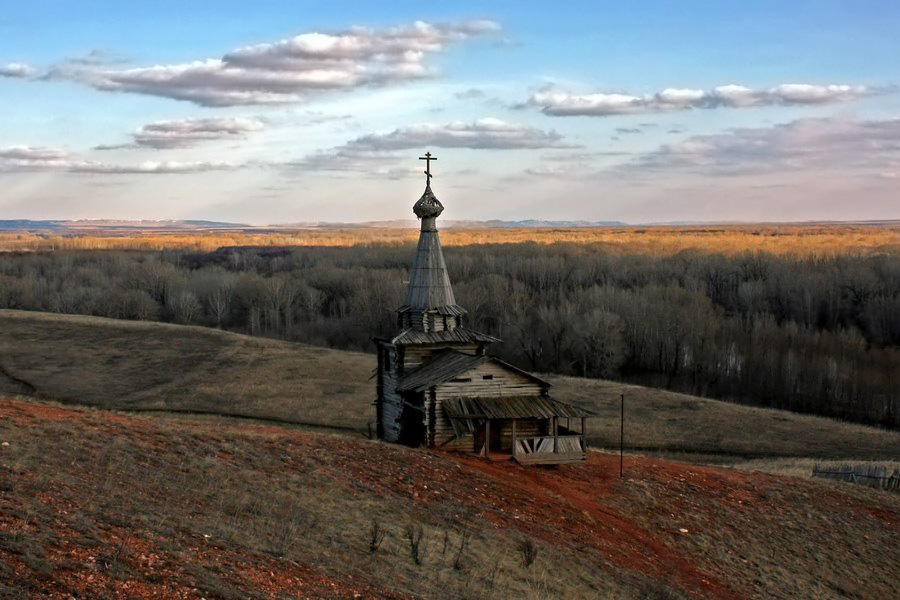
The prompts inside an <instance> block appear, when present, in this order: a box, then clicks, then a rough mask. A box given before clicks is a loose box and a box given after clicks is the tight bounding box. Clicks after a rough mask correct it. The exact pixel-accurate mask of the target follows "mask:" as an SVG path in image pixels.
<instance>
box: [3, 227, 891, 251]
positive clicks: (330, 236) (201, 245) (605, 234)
mask: <svg viewBox="0 0 900 600" xmlns="http://www.w3.org/2000/svg"><path fill="white" fill-rule="evenodd" d="M417 237H418V231H417V230H416V229H415V228H413V227H410V228H407V229H378V228H349V229H342V228H315V229H272V230H265V231H258V230H257V231H254V230H252V229H247V230H242V229H235V230H214V231H204V230H197V231H175V232H159V231H154V230H144V231H141V230H139V229H131V230H119V231H101V230H89V229H88V230H81V231H78V230H73V231H71V232H67V234H66V235H65V236H63V235H60V234H58V233H53V232H48V233H44V234H33V233H7V234H0V252H4V251H6V252H35V251H53V250H126V249H130V250H163V249H187V250H196V251H199V252H208V251H212V250H215V249H216V248H220V247H222V246H352V245H369V244H397V243H413V242H414V241H415V240H416V239H417ZM441 238H442V241H443V243H444V244H445V245H450V246H462V245H471V244H489V243H521V242H536V243H539V244H552V243H557V242H569V243H578V244H593V243H600V244H604V245H606V246H607V247H608V249H609V251H611V252H630V253H640V254H650V255H657V256H658V255H671V254H674V253H676V252H680V251H683V250H696V251H701V252H720V253H724V254H735V253H740V252H746V251H762V252H769V253H772V254H777V255H784V254H792V255H799V256H836V255H871V254H894V255H896V254H900V224H898V223H896V222H889V223H884V224H877V225H876V224H872V225H866V224H798V225H771V224H759V225H704V226H683V227H674V226H627V227H569V228H566V227H553V228H521V229H517V228H496V229H452V228H451V229H445V230H444V231H443V232H442V234H441Z"/></svg>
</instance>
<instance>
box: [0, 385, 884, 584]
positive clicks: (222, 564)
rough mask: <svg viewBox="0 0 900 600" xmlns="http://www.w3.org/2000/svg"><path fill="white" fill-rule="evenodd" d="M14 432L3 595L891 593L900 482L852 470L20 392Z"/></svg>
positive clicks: (2, 467)
mask: <svg viewBox="0 0 900 600" xmlns="http://www.w3.org/2000/svg"><path fill="white" fill-rule="evenodd" d="M0 440H2V445H0V489H2V491H3V493H2V495H0V586H2V587H0V596H2V597H11V598H12V597H26V596H42V597H51V598H64V597H65V598H67V597H78V598H82V597H108V598H151V597H155V598H198V597H206V598H286V597H298V596H299V597H309V598H411V597H421V598H447V597H458V598H487V597H500V598H513V597H515V598H536V599H537V598H560V597H566V598H587V597H599V598H604V597H610V598H680V597H684V596H689V597H697V598H728V599H734V598H795V597H819V598H838V597H841V598H846V597H850V598H888V597H891V595H892V594H893V592H895V591H896V574H897V572H900V557H898V555H897V553H896V552H894V551H890V550H889V549H891V548H896V540H897V537H898V534H900V500H898V496H897V495H895V494H890V493H887V492H876V491H873V490H869V489H866V488H859V487H856V486H851V485H847V484H836V483H829V482H822V481H812V480H801V479H796V478H789V477H781V476H774V475H767V474H762V473H743V472H739V471H733V470H727V469H718V468H712V467H703V466H694V465H686V464H683V463H673V462H668V461H664V460H660V459H651V458H643V457H628V458H627V462H626V478H625V479H619V478H618V459H617V457H616V456H614V455H607V454H602V453H597V452H594V453H591V456H590V458H589V461H588V463H587V464H585V465H574V466H573V465H570V466H562V467H559V468H556V469H533V468H532V469H526V468H523V467H519V466H517V465H515V464H513V463H508V462H505V463H488V462H484V461H483V460H482V459H478V458H474V457H464V456H460V455H456V456H454V455H449V454H443V453H431V452H425V451H420V450H411V449H407V448H403V447H399V446H393V445H387V444H383V443H380V442H375V441H368V440H365V439H362V438H360V437H348V436H346V435H334V434H323V433H315V432H309V431H297V430H290V429H285V428H282V427H275V426H264V425H259V424H250V423H236V422H233V421H232V422H227V421H214V422H210V421H209V420H207V419H199V418H195V417H194V418H186V417H183V416H182V417H179V418H173V417H162V416H156V417H146V416H144V417H137V416H133V415H127V414H122V413H114V412H107V411H97V410H91V409H85V408H75V407H65V406H61V405H58V404H53V403H46V402H38V401H34V400H25V399H14V398H4V399H2V400H0ZM379 531H380V532H382V533H383V534H384V537H383V538H380V537H379V535H377V533H378V532H379ZM373 534H375V535H374V537H373ZM410 537H412V539H413V540H416V539H418V540H419V545H418V553H417V554H416V553H415V552H414V551H413V549H412V546H411V543H410V541H409V538H410ZM373 540H374V542H373ZM416 557H417V558H416ZM529 559H531V560H532V561H533V562H532V564H528V563H529Z"/></svg>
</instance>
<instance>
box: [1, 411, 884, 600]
mask: <svg viewBox="0 0 900 600" xmlns="http://www.w3.org/2000/svg"><path fill="white" fill-rule="evenodd" d="M2 419H9V420H11V421H12V422H13V423H16V424H18V425H27V424H28V423H30V422H35V421H48V420H50V421H53V420H65V421H68V422H73V421H74V422H81V423H82V424H84V426H85V427H88V426H91V427H95V428H97V429H100V430H103V429H105V428H110V429H116V428H118V429H119V431H120V433H121V430H122V428H125V429H127V431H128V436H129V439H132V440H135V441H136V442H137V443H146V444H147V445H156V444H157V443H158V442H159V440H158V439H156V438H155V434H154V431H155V430H154V427H156V424H158V423H159V421H158V420H154V419H148V418H144V417H129V416H122V415H115V414H110V413H104V412H101V411H85V410H81V409H69V408H63V407H58V406H51V405H45V404H40V403H32V402H25V401H20V400H2V401H0V420H2ZM179 423H180V424H182V425H184V426H189V427H190V428H191V432H192V435H194V436H203V439H205V440H207V441H209V440H213V441H215V440H216V439H218V437H219V436H221V434H222V431H223V429H225V428H227V429H228V430H229V431H240V432H242V433H244V434H247V433H248V432H255V433H256V434H264V435H260V436H259V439H258V440H256V441H254V444H258V445H274V446H277V447H278V448H279V451H280V452H281V453H282V454H283V456H284V457H285V461H286V462H283V463H279V464H273V465H272V467H271V468H272V469H276V468H277V469H279V471H280V473H282V474H283V473H284V471H285V470H286V469H291V467H292V464H293V461H297V463H298V464H299V462H300V461H303V460H307V459H309V458H313V459H315V473H316V474H318V475H324V476H327V477H330V478H334V479H335V480H340V481H342V482H345V483H346V482H348V481H349V482H352V484H353V487H352V489H353V492H352V493H354V494H359V495H366V496H372V497H386V496H393V497H395V498H396V497H399V498H400V499H401V500H403V501H404V502H407V503H408V504H409V506H410V510H411V511H416V512H418V513H421V514H428V513H429V511H428V510H425V509H428V508H433V507H439V506H440V507H442V510H445V511H446V510H450V511H452V512H453V514H448V515H444V516H445V518H447V519H449V520H456V521H458V522H459V523H461V524H466V523H471V522H473V521H476V520H479V519H481V520H486V521H487V522H488V523H490V524H491V525H493V526H494V527H496V528H503V529H507V530H512V531H518V532H521V533H522V534H523V535H526V536H529V537H533V538H535V539H539V540H542V541H543V542H544V543H545V544H548V545H553V546H557V547H567V548H571V549H575V550H580V549H589V550H591V551H594V552H596V553H599V555H600V556H602V557H604V558H605V559H606V560H607V561H608V562H609V563H611V564H612V565H614V566H615V568H616V569H617V570H618V571H624V572H630V573H635V574H641V575H644V576H647V577H649V578H652V579H655V580H665V581H671V582H673V583H674V584H675V585H676V586H677V587H679V588H681V589H683V590H685V591H686V592H688V593H689V594H691V595H692V596H696V597H707V598H722V599H726V598H727V599H738V598H743V597H746V596H747V594H746V592H745V591H744V590H740V589H734V587H733V586H732V585H729V583H728V582H725V581H722V580H721V577H720V576H717V575H715V574H714V573H713V572H712V569H711V568H710V565H709V564H708V563H706V564H702V562H701V561H700V560H698V559H697V557H694V556H691V555H690V554H689V553H687V552H686V551H685V550H683V549H681V548H680V547H679V544H678V538H679V536H681V535H683V534H684V532H682V531H679V530H678V529H677V528H676V529H672V530H664V529H660V528H659V527H656V528H654V527H652V526H650V525H649V524H648V523H649V521H648V519H647V518H644V517H646V515H641V514H635V511H634V510H633V509H632V512H631V513H628V512H627V507H624V506H623V504H622V498H623V497H624V494H623V489H624V487H625V486H628V485H629V484H631V483H633V482H639V481H645V482H652V483H653V484H654V485H657V484H659V485H662V486H665V488H666V489H671V490H675V491H679V490H681V491H684V494H683V495H684V496H685V497H694V498H696V497H702V498H703V499H704V502H705V503H692V504H690V506H689V507H687V508H685V510H691V511H695V513H694V516H698V515H696V511H703V510H710V508H708V507H710V506H712V505H717V504H718V505H727V506H728V507H729V510H738V511H743V510H750V509H751V508H757V506H758V509H759V510H770V508H767V507H766V503H765V502H763V501H762V498H761V496H760V495H759V493H758V492H757V489H764V488H766V486H771V485H772V482H773V481H778V478H775V477H773V476H768V475H762V474H756V473H743V472H738V471H730V470H726V469H717V468H712V467H700V466H696V465H686V464H681V463H673V462H668V461H664V460H657V459H651V458H645V457H629V458H628V478H627V479H625V480H622V479H620V478H619V467H618V457H617V456H612V455H605V454H600V453H593V452H592V453H590V454H589V459H588V461H587V462H586V463H585V464H579V465H562V466H559V467H556V468H525V467H522V466H519V465H517V464H515V463H512V462H509V461H502V462H501V461H488V460H485V459H482V458H478V457H474V456H467V455H460V454H450V453H434V452H426V451H421V450H410V449H407V448H402V447H398V446H393V445H390V444H381V443H373V442H368V441H365V440H362V439H354V438H351V437H345V436H334V435H322V434H316V433H308V432H300V431H295V430H286V429H282V428H279V427H268V426H260V425H252V426H248V425H240V426H238V425H230V424H228V425H223V424H221V423H219V424H210V423H204V422H191V421H184V420H182V421H179ZM219 455H220V456H221V457H223V458H225V459H226V460H228V458H227V451H225V450H222V453H220V454H219ZM273 475H274V471H273ZM823 493H828V492H823ZM41 500H42V502H45V504H47V505H49V506H51V507H52V508H53V509H54V510H55V511H65V510H68V509H70V508H71V507H66V506H64V505H62V504H61V503H60V502H59V501H58V500H56V499H54V498H53V497H51V496H47V497H46V498H42V499H41ZM841 501H842V502H844V504H845V505H847V502H848V501H849V499H848V498H847V497H842V499H841ZM690 502H694V501H693V500H690ZM850 504H853V502H850ZM858 504H859V505H858V506H856V507H855V508H857V509H858V510H859V511H863V512H867V513H868V514H870V515H871V516H872V517H875V518H877V519H879V520H880V521H883V522H884V523H885V524H886V525H888V526H890V527H896V526H897V524H898V518H897V514H895V513H892V512H890V511H885V510H881V509H877V508H874V507H870V506H866V505H865V504H863V503H858ZM448 506H449V507H450V508H449V509H447V508H446V507H448ZM704 507H706V508H704ZM5 508H7V507H5V506H2V505H0V531H4V530H9V528H10V526H11V525H12V524H11V523H10V521H9V518H8V515H6V514H5V513H6V510H4V509H5ZM673 510H674V509H673ZM431 512H433V511H431ZM705 517H706V515H703V514H700V515H699V518H697V519H695V522H696V523H701V524H702V523H703V520H704V518H705ZM709 519H710V522H711V523H712V521H713V515H712V514H710V515H709ZM20 525H21V524H20ZM710 527H713V525H710ZM75 535H76V532H75V531H71V530H62V531H59V532H58V538H59V540H60V541H59V543H58V544H57V545H56V546H55V547H54V551H53V552H54V556H51V557H49V558H50V559H51V560H52V561H53V562H55V563H58V564H60V565H65V564H66V561H65V560H63V559H66V558H68V559H69V560H68V564H73V565H75V564H77V565H84V564H90V563H91V562H92V561H99V560H106V561H107V562H108V561H109V560H111V559H110V557H109V556H106V557H103V558H100V557H97V556H96V555H92V554H90V553H89V552H88V550H87V549H85V548H81V547H77V546H76V545H74V544H71V543H70V539H71V538H72V537H73V536H75ZM153 535H154V534H152V533H151V532H149V531H147V532H130V533H129V532H126V531H123V530H115V529H113V530H111V531H109V532H108V536H109V540H108V541H109V542H110V543H111V544H112V547H117V546H121V547H123V548H125V549H126V550H127V552H122V554H123V555H127V556H129V557H130V559H129V560H131V563H130V564H129V565H128V566H129V568H130V569H132V570H135V571H139V572H140V573H142V574H149V575H151V577H145V578H144V579H143V580H142V581H141V582H137V581H131V580H128V579H126V580H124V581H123V580H122V579H121V578H119V579H116V578H113V577H111V576H109V574H108V572H109V569H106V570H104V569H87V570H86V569H83V568H82V569H76V568H72V569H69V570H66V569H65V568H64V567H63V568H61V567H57V568H56V569H54V575H53V579H52V580H47V581H46V582H45V583H46V588H44V589H45V590H46V593H47V594H48V597H64V596H61V595H60V594H61V593H62V590H77V591H79V592H80V593H81V594H82V595H81V596H79V597H91V595H92V593H96V591H98V590H102V591H103V592H104V593H105V595H107V596H109V597H116V598H196V597H198V593H197V590H196V589H192V588H190V587H189V586H186V585H185V584H184V583H183V577H181V575H179V569H177V568H175V567H174V566H173V565H171V564H170V563H168V562H166V561H163V560H160V557H159V556H158V555H157V554H156V553H155V551H154V548H158V547H159V543H160V542H162V541H163V540H154V539H152V536H153ZM181 542H182V545H183V547H185V546H186V547H188V548H189V549H190V553H191V555H192V556H196V557H197V559H198V560H199V561H201V562H202V564H207V565H209V564H214V565H219V566H220V568H221V570H222V572H237V573H240V575H241V577H242V578H243V579H244V580H246V581H248V582H251V583H252V585H253V586H255V589H256V590H257V591H258V592H260V593H262V594H264V595H266V596H271V597H275V596H278V595H279V594H291V595H295V594H299V595H300V597H311V598H318V597H329V598H331V597H347V598H353V597H356V598H358V597H379V598H390V597H400V596H397V595H395V594H392V593H390V592H388V591H387V590H383V589H374V588H372V587H370V586H369V585H367V584H366V583H365V582H358V581H350V580H348V579H346V578H343V579H340V580H338V579H336V578H334V577H329V576H326V575H324V574H322V573H320V572H317V571H316V569H314V568H312V567H310V566H305V565H300V564H296V563H285V561H276V560H273V559H268V558H266V557H260V556H253V557H248V556H244V555H241V554H238V553H236V552H233V551H227V550H223V549H221V548H217V547H214V546H212V545H208V544H206V543H204V540H181ZM113 558H115V557H113ZM0 561H5V562H7V564H9V565H11V566H12V567H13V569H14V570H15V572H16V573H25V572H26V567H25V566H24V565H23V564H22V562H21V560H20V559H19V558H18V557H17V556H15V555H14V554H11V553H9V552H7V551H5V550H2V549H0ZM148 579H149V580H151V581H156V582H158V583H148V582H147V580H148Z"/></svg>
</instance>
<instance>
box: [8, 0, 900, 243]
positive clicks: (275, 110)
mask: <svg viewBox="0 0 900 600" xmlns="http://www.w3.org/2000/svg"><path fill="white" fill-rule="evenodd" d="M898 31H900V3H897V2H896V1H895V0H888V1H866V0H858V1H851V0H847V1H832V0H792V1H791V2H785V1H784V0H771V1H767V0H761V1H755V2H746V1H740V2H738V1H732V0H710V1H690V0H685V1H682V2H677V3H675V2H647V1H640V0H636V1H632V2H598V1H596V0H594V1H592V2H580V1H572V0H569V1H567V2H555V3H547V2H520V1H519V2H517V1H512V0H509V1H482V2H467V1H456V2H430V3H428V2H421V1H420V2H406V1H401V0H394V1H391V2H375V1H372V2H344V1H329V2H301V1H297V0H291V1H287V0H284V1H266V0H256V1H254V2H246V1H237V0H219V2H216V3H209V2H189V1H186V0H180V1H178V2H174V1H169V0H157V1H155V2H121V0H118V1H116V0H108V1H90V0H78V1H75V0H42V1H40V2H6V3H3V4H2V5H0V111H2V119H0V219H150V220H157V219H204V220H214V221H228V222H236V223H247V224H252V225H268V224H286V223H300V222H313V221H319V222H321V221H330V222H334V221H341V222H357V221H371V220H388V219H408V218H413V215H412V212H411V207H412V204H413V203H414V202H415V201H416V200H417V199H418V197H419V196H420V195H421V193H422V190H423V187H424V183H425V175H424V173H423V170H424V161H420V160H419V157H420V156H422V155H423V154H424V153H425V152H427V151H430V152H431V153H432V154H433V155H435V156H436V157H437V159H438V160H437V161H436V162H434V163H432V165H431V169H432V173H433V175H434V178H433V180H432V188H433V190H434V192H435V194H436V195H437V197H438V198H439V199H440V200H441V201H442V203H443V204H444V206H445V207H446V210H445V212H444V218H448V219H453V220H485V219H504V220H521V219H544V220H586V221H624V222H628V223H654V222H679V221H712V222H722V221H769V222H772V221H804V220H878V219H898V218H900V193H898V192H900V87H898V85H900V62H898V58H897V57H898V56H900V35H898V33H897V32H898Z"/></svg>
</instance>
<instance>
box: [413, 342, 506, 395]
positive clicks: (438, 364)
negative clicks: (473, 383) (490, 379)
mask: <svg viewBox="0 0 900 600" xmlns="http://www.w3.org/2000/svg"><path fill="white" fill-rule="evenodd" d="M489 360H490V357H489V356H484V355H481V356H477V355H472V354H463V353H462V352H455V351H453V350H447V351H445V352H440V353H438V354H436V355H435V356H433V357H432V358H430V359H429V360H427V361H426V362H424V363H422V364H421V365H420V366H419V367H417V368H415V369H413V370H412V371H410V372H409V373H406V374H405V375H403V376H402V377H401V378H400V382H399V384H398V385H397V391H398V392H421V391H424V390H427V389H428V388H430V387H431V386H433V385H438V384H441V383H444V382H445V381H450V380H451V379H453V378H454V377H456V376H457V375H461V374H462V373H465V372H466V371H469V370H470V369H473V368H474V367H477V366H478V365H480V364H483V363H486V362H487V361H489Z"/></svg>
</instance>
